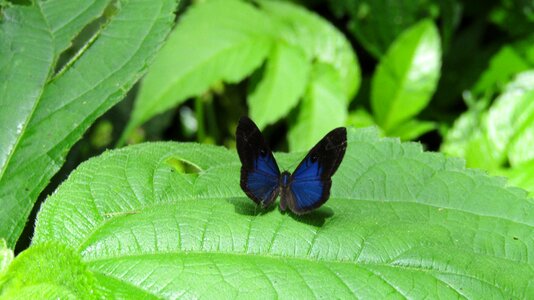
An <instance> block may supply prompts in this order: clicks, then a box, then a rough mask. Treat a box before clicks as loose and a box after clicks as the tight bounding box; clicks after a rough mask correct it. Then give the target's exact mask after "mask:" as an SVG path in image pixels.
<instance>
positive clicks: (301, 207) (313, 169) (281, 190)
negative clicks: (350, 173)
mask: <svg viewBox="0 0 534 300" xmlns="http://www.w3.org/2000/svg"><path fill="white" fill-rule="evenodd" d="M236 141H237V152H238V154H239V159H240V160H241V164H242V166H241V188H242V189H243V191H244V192H245V194H247V196H248V197H249V198H250V199H252V200H253V201H254V202H256V203H257V204H259V205H261V206H262V207H267V206H269V205H271V204H272V203H273V202H274V201H275V200H276V198H277V197H278V195H280V210H282V211H285V210H287V209H288V208H289V209H290V210H291V211H292V212H294V213H296V214H304V213H308V212H310V211H312V210H313V209H315V208H317V207H319V206H321V205H322V204H323V203H325V202H326V200H328V198H329V196H330V187H331V186H332V180H331V177H332V175H333V174H334V173H335V172H336V170H337V168H338V167H339V164H340V163H341V160H342V159H343V156H344V154H345V150H346V147H347V134H346V129H345V128H343V127H340V128H336V129H334V130H332V131H331V132H329V133H328V134H327V135H325V137H324V138H323V139H322V140H321V141H319V142H318V143H317V144H316V145H315V146H314V147H313V148H312V149H311V150H310V152H309V153H308V154H307V155H306V157H304V159H303V160H302V162H301V163H300V164H299V165H298V166H297V168H296V169H295V171H294V172H293V174H291V173H289V172H288V171H284V172H282V173H280V169H279V168H278V165H277V163H276V160H275V159H274V156H273V154H272V152H271V150H270V149H269V146H268V145H267V143H266V142H265V139H264V138H263V135H262V134H261V132H260V130H259V129H258V127H257V126H256V124H254V122H252V120H250V119H249V118H247V117H243V118H241V119H240V120H239V125H238V126H237V130H236Z"/></svg>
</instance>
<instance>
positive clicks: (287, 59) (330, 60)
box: [121, 0, 360, 150]
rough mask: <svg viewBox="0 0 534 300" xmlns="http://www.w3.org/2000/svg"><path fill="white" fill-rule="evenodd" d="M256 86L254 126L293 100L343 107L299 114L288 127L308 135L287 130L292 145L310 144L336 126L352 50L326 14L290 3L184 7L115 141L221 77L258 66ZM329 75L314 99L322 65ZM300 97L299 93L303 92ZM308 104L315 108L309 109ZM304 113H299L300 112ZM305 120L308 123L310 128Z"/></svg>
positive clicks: (349, 85) (352, 77)
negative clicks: (324, 113) (322, 94)
mask: <svg viewBox="0 0 534 300" xmlns="http://www.w3.org/2000/svg"><path fill="white" fill-rule="evenodd" d="M265 60H266V63H265V67H264V68H263V70H262V71H263V72H261V73H256V74H255V76H254V77H255V82H257V84H256V85H255V86H253V87H251V88H250V89H249V95H248V104H249V106H250V115H251V117H252V118H253V119H254V120H255V121H256V123H257V124H258V126H259V127H260V128H264V127H265V126H266V125H268V124H272V123H274V122H275V121H278V120H279V119H281V118H283V117H285V116H287V115H288V114H289V112H290V111H291V109H293V108H294V107H295V106H296V105H297V104H299V100H300V99H301V98H302V99H303V101H302V102H300V109H299V110H301V111H314V110H317V107H316V105H319V104H323V103H325V102H330V101H334V103H332V104H330V103H328V104H327V105H333V106H338V104H337V103H343V105H342V106H341V107H340V108H341V109H342V110H343V111H344V112H343V113H337V116H336V117H333V118H323V119H321V120H318V119H313V118H310V113H301V116H299V117H298V118H297V119H296V121H295V122H294V123H292V124H290V126H291V131H296V132H299V131H300V129H299V127H300V128H301V127H305V128H307V129H306V130H307V132H309V133H310V135H311V138H309V139H295V138H292V137H294V135H290V138H289V139H290V141H289V144H290V147H291V149H293V150H295V149H297V150H299V149H304V148H308V147H310V146H312V145H313V144H314V143H315V142H317V140H318V139H319V137H321V136H322V135H324V134H325V133H326V132H328V129H331V128H333V127H337V126H342V125H343V124H345V121H346V116H345V115H346V110H347V107H348V104H349V101H350V99H351V98H352V97H353V96H354V94H355V92H356V90H357V89H358V87H359V84H360V77H359V76H360V74H359V72H360V71H359V66H358V64H357V60H356V55H355V53H354V52H353V50H352V49H351V46H350V44H349V43H348V41H347V40H346V39H345V38H344V37H343V35H342V34H341V33H340V32H339V31H337V30H336V29H335V27H333V26H332V25H330V24H329V23H328V22H326V21H325V20H323V19H321V18H319V17H318V16H316V15H314V14H312V13H310V12H308V11H306V10H304V9H302V8H300V7H298V6H295V5H293V4H289V3H284V2H274V1H260V2H259V7H258V8H257V7H254V6H252V5H251V4H248V3H246V2H243V1H235V0H230V1H221V0H215V1H206V2H204V3H199V4H197V5H194V6H193V7H192V8H190V9H189V10H188V11H187V12H186V13H185V15H184V16H183V17H182V19H181V20H180V21H179V23H178V26H177V27H176V29H175V30H174V31H173V33H172V34H171V36H170V38H169V40H168V42H167V43H166V45H165V47H164V48H163V49H162V51H161V52H160V53H159V55H158V57H157V59H156V61H155V63H154V65H153V66H152V67H151V69H150V71H149V73H148V74H147V76H146V78H145V79H144V80H143V84H142V85H141V90H140V92H139V96H138V97H137V100H136V103H135V108H134V111H133V115H132V119H131V120H130V122H129V124H128V126H127V128H126V130H125V131H124V133H123V135H122V138H121V143H123V142H125V140H126V138H127V137H128V136H129V135H130V134H131V132H132V130H133V129H134V128H136V127H138V126H140V125H141V124H143V123H144V122H146V121H147V120H149V119H150V118H152V117H154V116H155V115H156V114H158V113H161V112H163V111H166V110H168V109H170V108H172V107H174V106H176V105H179V104H181V103H183V102H184V101H186V100H187V98H188V97H192V96H198V95H201V94H203V93H206V92H207V91H208V90H209V88H210V87H211V86H213V85H215V84H216V83H218V82H220V81H224V82H227V83H237V82H239V81H241V80H243V79H244V78H245V77H247V76H249V75H251V74H252V72H253V71H254V70H256V69H258V68H259V67H260V65H261V64H262V63H263V62H264V61H265ZM322 65H326V66H328V68H329V69H330V70H329V71H328V73H331V72H333V73H335V74H332V75H326V76H335V77H336V79H335V80H336V81H337V82H336V84H334V85H332V84H330V85H328V86H327V88H329V89H334V90H329V91H328V92H327V93H328V94H330V95H332V96H333V98H332V97H331V98H330V99H328V100H326V99H313V97H314V96H313V95H314V92H313V91H311V92H310V90H314V89H316V87H317V86H324V83H322V82H314V80H323V79H322V78H323V77H324V76H323V75H318V74H317V72H321V73H324V71H311V70H312V69H313V70H316V69H320V70H323V69H325V67H323V66H322ZM305 95H306V96H305ZM314 106H315V107H314ZM302 114H304V115H302ZM310 123H311V125H312V126H310Z"/></svg>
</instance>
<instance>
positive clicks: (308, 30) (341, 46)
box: [259, 1, 361, 101]
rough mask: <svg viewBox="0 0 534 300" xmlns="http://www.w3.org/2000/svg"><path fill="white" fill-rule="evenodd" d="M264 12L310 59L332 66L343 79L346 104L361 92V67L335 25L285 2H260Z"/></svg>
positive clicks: (290, 41) (284, 37) (283, 36)
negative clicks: (275, 21)
mask: <svg viewBox="0 0 534 300" xmlns="http://www.w3.org/2000/svg"><path fill="white" fill-rule="evenodd" d="M259 3H260V5H261V7H262V9H264V10H265V11H266V12H267V13H268V14H269V15H271V16H272V17H274V18H275V19H277V20H278V21H279V23H280V24H281V26H280V28H279V30H280V32H279V34H280V35H281V37H282V38H283V39H284V40H286V41H287V42H288V43H290V44H292V45H294V46H295V47H299V48H300V49H302V51H304V53H306V55H307V57H308V59H309V60H310V61H313V62H319V63H323V64H327V65H330V66H331V67H332V68H333V69H334V70H335V71H336V72H337V73H338V76H339V78H340V80H341V86H342V88H343V93H344V94H345V97H346V99H347V101H350V100H352V97H353V96H354V95H355V94H356V92H357V91H358V88H359V87H360V82H361V75H360V66H359V64H358V58H357V57H356V53H355V52H354V50H353V49H352V47H351V45H350V43H349V41H347V39H346V38H345V36H344V35H343V34H342V33H341V32H340V31H338V30H337V29H336V28H335V27H334V26H332V24H330V23H329V22H327V21H326V20H324V19H322V18H320V17H319V16H318V15H316V14H314V13H312V12H309V11H307V10H305V9H302V8H300V7H299V6H296V5H294V4H291V3H288V2H282V1H260V2H259Z"/></svg>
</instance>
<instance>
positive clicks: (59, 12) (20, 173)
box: [0, 0, 176, 246]
mask: <svg viewBox="0 0 534 300" xmlns="http://www.w3.org/2000/svg"><path fill="white" fill-rule="evenodd" d="M82 2H83V3H82ZM118 4H119V5H118V6H117V10H116V12H115V13H116V14H115V15H113V16H110V19H109V20H108V22H107V23H106V24H105V25H103V27H102V28H101V29H100V30H99V31H98V32H97V33H96V34H95V36H94V37H92V38H91V39H90V41H89V42H88V44H87V45H86V46H85V47H83V48H82V49H81V50H80V52H78V53H77V54H76V56H75V58H74V59H73V60H72V61H70V62H69V63H67V64H66V65H65V67H64V68H63V69H62V71H61V72H59V73H57V74H54V73H53V72H54V68H55V67H56V66H55V62H56V61H57V59H58V55H59V54H60V53H61V52H62V50H64V49H65V48H67V47H68V46H69V43H70V40H72V39H73V38H74V37H75V35H76V34H78V33H79V31H80V30H81V29H82V27H83V26H85V25H87V23H89V22H90V21H91V20H93V19H94V18H96V17H98V16H99V15H100V14H102V11H103V9H104V8H105V6H106V5H107V3H106V2H105V1H94V2H90V1H71V0H68V1H67V0H52V1H35V4H34V5H32V6H25V7H19V6H14V7H12V8H8V9H5V10H3V11H2V13H3V21H2V24H1V31H0V35H1V36H0V39H1V40H2V43H0V44H1V45H2V46H0V49H1V50H0V51H1V53H0V54H1V55H0V106H1V107H2V110H0V120H1V121H0V129H1V130H2V132H3V133H2V135H0V139H1V140H0V141H1V142H0V145H1V146H0V148H1V151H0V153H1V155H0V237H3V238H6V240H7V243H8V245H9V246H13V245H14V243H15V241H16V240H17V238H18V236H19V234H20V232H21V231H22V229H23V227H24V225H25V223H26V218H27V216H28V214H29V213H30V211H31V209H32V206H33V204H34V202H35V200H36V199H37V196H38V195H39V193H40V192H41V191H42V190H43V188H44V187H45V186H46V184H47V183H48V181H49V180H50V178H51V177H52V176H53V175H54V173H55V172H57V170H58V169H59V168H60V167H61V165H62V164H63V161H64V159H65V155H66V153H67V152H68V150H69V149H70V147H71V146H72V145H73V144H74V143H75V142H76V141H77V140H78V139H79V138H80V137H81V136H82V134H83V133H84V131H85V130H86V129H87V128H88V127H89V126H90V125H91V123H92V122H93V121H94V120H95V119H96V118H97V117H98V116H100V115H102V114H103V113H104V112H105V111H106V110H108V109H109V108H110V107H111V106H113V105H114V104H115V103H117V102H118V101H119V100H121V99H122V98H123V97H124V95H125V94H126V92H127V91H128V90H129V89H130V87H131V86H132V85H133V84H134V83H135V82H136V81H137V79H138V78H139V77H140V76H141V74H142V73H143V71H144V69H145V68H146V65H147V61H149V59H150V58H151V56H152V55H153V54H154V52H155V51H156V49H157V48H158V46H159V45H160V44H161V43H162V42H163V39H164V38H165V36H166V34H167V33H168V31H169V29H170V26H171V25H172V23H173V10H174V8H175V5H176V3H175V1H171V0H167V1H163V2H157V3H156V2H152V1H141V0H132V1H119V2H118ZM4 41H6V42H4ZM28 74H30V75H28Z"/></svg>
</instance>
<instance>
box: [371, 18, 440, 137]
mask: <svg viewBox="0 0 534 300" xmlns="http://www.w3.org/2000/svg"><path fill="white" fill-rule="evenodd" d="M440 66H441V47H440V40H439V35H438V31H437V29H436V28H435V25H434V24H433V23H432V22H431V21H428V20H426V21H422V22H420V23H418V24H417V25H415V26H413V27H412V28H410V29H409V30H407V31H405V32H404V33H403V34H402V35H401V36H400V37H399V38H398V39H397V40H396V41H395V42H394V43H393V44H392V46H391V48H390V49H389V50H388V53H387V54H386V55H385V56H384V57H383V58H382V60H381V61H380V64H379V65H378V67H377V70H376V71H375V74H374V76H373V81H372V86H371V106H372V108H373V113H374V116H375V119H376V122H377V124H378V125H380V127H381V128H382V129H383V130H384V131H385V132H386V134H390V131H393V130H397V131H398V128H396V127H398V126H399V125H401V124H402V123H403V122H406V121H408V120H409V119H410V118H413V117H414V116H415V115H417V114H418V113H419V112H420V111H421V110H422V109H423V108H425V107H426V105H427V104H428V102H429V101H430V99H431V97H432V95H433V93H434V90H435V88H436V85H437V82H438V78H439V74H440ZM413 128H414V126H411V127H410V128H409V129H410V130H413ZM421 128H422V127H420V126H419V128H418V129H419V130H420V129H421ZM397 134H398V132H397Z"/></svg>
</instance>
